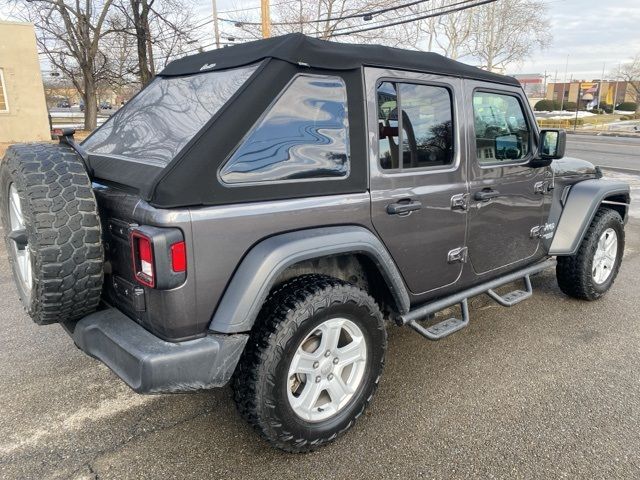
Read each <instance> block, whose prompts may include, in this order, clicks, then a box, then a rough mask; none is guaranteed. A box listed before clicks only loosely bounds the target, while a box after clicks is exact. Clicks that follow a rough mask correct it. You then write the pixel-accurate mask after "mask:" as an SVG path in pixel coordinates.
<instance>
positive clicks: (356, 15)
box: [219, 0, 430, 25]
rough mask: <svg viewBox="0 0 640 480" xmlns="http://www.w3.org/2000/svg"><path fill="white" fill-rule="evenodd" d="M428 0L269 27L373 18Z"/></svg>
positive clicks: (247, 23)
mask: <svg viewBox="0 0 640 480" xmlns="http://www.w3.org/2000/svg"><path fill="white" fill-rule="evenodd" d="M429 1H430V0H416V1H413V2H409V3H405V4H402V5H397V6H395V7H387V8H382V9H380V10H373V11H371V12H364V13H353V14H350V15H344V16H340V17H328V18H320V19H317V20H306V21H303V22H300V21H298V22H271V25H300V24H301V23H305V24H307V23H323V22H334V21H340V20H347V19H350V18H364V17H373V16H374V15H380V14H383V13H387V12H391V11H393V10H400V9H402V8H407V7H412V6H413V5H418V4H420V3H426V2H429ZM219 20H220V21H223V22H229V23H241V24H243V25H261V23H260V22H243V21H242V20H233V19H229V18H219Z"/></svg>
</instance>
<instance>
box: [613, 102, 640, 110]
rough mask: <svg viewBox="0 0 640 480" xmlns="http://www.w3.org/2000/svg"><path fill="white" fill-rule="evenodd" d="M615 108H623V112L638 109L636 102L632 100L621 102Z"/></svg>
mask: <svg viewBox="0 0 640 480" xmlns="http://www.w3.org/2000/svg"><path fill="white" fill-rule="evenodd" d="M616 110H623V111H625V112H635V111H636V110H638V104H637V103H634V102H622V103H621V104H619V105H617V106H616Z"/></svg>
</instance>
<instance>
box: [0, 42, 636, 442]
mask: <svg viewBox="0 0 640 480" xmlns="http://www.w3.org/2000/svg"><path fill="white" fill-rule="evenodd" d="M60 140H61V141H60V143H59V144H55V145H54V144H38V145H33V144H30V145H16V146H13V147H12V148H10V149H9V150H8V152H7V154H6V157H5V159H4V161H3V162H2V165H1V167H0V192H1V208H2V224H3V227H4V231H5V234H6V247H7V250H8V252H9V258H10V261H11V264H12V268H13V274H14V277H15V281H16V285H17V288H18V292H19V295H20V298H21V299H22V303H23V304H24V307H25V309H26V311H27V313H28V314H29V315H30V316H31V318H32V319H33V320H34V321H35V322H36V323H38V324H50V323H61V324H62V326H63V327H64V328H65V329H66V330H67V331H68V332H69V334H70V335H71V337H72V338H73V341H74V342H75V344H76V345H77V346H78V347H79V348H80V349H82V350H83V351H84V352H86V353H87V354H89V355H91V356H92V357H95V358H97V359H99V360H100V361H102V362H104V363H105V364H106V365H107V366H109V368H111V369H112V370H113V372H114V373H115V374H116V375H118V376H119V377H120V378H121V379H122V380H124V381H125V382H126V383H127V384H128V385H129V386H130V387H131V388H132V389H133V390H135V391H136V392H139V393H168V392H188V391H193V390H200V389H208V388H212V387H220V386H223V385H225V384H227V383H228V382H231V385H232V388H233V392H234V398H235V401H236V403H237V406H238V409H239V411H240V413H241V414H242V416H244V417H245V418H246V419H247V420H248V421H249V422H250V423H251V424H252V425H253V426H254V427H255V428H256V430H257V431H258V432H259V433H260V434H261V435H262V436H263V437H264V438H266V439H267V440H268V441H269V442H271V443H272V444H273V445H274V446H276V447H278V448H281V449H284V450H287V451H293V452H300V451H308V450H311V449H313V448H314V447H317V446H319V445H322V444H324V443H327V442H329V441H332V440H334V439H335V438H336V437H337V436H339V435H340V434H342V433H344V432H345V431H346V430H347V429H349V428H350V427H351V426H352V425H353V423H354V421H355V420H356V419H357V418H358V417H359V416H360V415H361V414H362V412H363V411H364V409H365V407H366V406H367V404H368V403H369V402H370V401H371V399H372V397H373V394H374V391H375V389H376V386H377V384H378V381H379V379H380V376H381V373H382V369H383V364H384V355H385V348H386V344H387V336H386V325H385V321H384V320H385V319H390V320H392V321H393V322H395V323H396V324H397V325H400V326H402V325H407V326H409V327H411V328H412V329H414V330H415V331H417V332H418V333H419V334H420V335H423V336H424V337H425V338H427V339H429V340H438V339H441V338H443V337H445V336H447V335H449V334H451V333H453V332H455V331H457V330H459V329H461V328H463V327H465V326H466V325H467V324H468V322H469V309H468V303H467V302H468V299H469V298H471V297H473V296H476V295H480V294H487V295H488V296H489V297H491V298H492V299H493V300H495V301H496V302H498V303H499V304H500V305H504V306H507V307H508V306H512V305H514V304H516V303H518V302H520V301H522V300H524V299H526V298H527V297H529V296H531V293H532V290H531V282H530V276H531V275H532V274H535V273H537V272H540V271H542V270H543V269H546V268H551V267H554V266H555V268H556V272H557V279H558V284H559V286H560V289H561V290H562V291H563V292H565V293H566V294H567V295H570V296H572V297H575V298H580V299H584V300H595V299H597V298H599V297H600V296H601V295H603V294H604V293H605V292H606V291H607V290H608V289H609V288H610V287H611V285H612V284H613V282H614V280H615V278H616V274H617V273H618V269H619V267H620V262H621V259H622V254H623V250H624V224H625V221H626V217H627V210H628V206H629V201H630V199H629V187H628V186H627V185H626V184H624V183H620V182H614V181H608V180H603V179H601V176H602V175H601V173H600V170H599V169H598V168H597V167H594V166H593V165H591V164H589V163H588V162H584V161H581V160H576V159H567V158H565V159H562V157H563V154H564V148H565V134H564V132H563V131H561V130H542V131H541V130H539V129H538V127H537V125H536V121H535V119H534V116H533V114H532V111H531V109H530V107H529V104H528V102H527V99H526V97H525V95H524V93H523V91H522V89H521V88H520V86H519V84H518V82H517V81H516V80H514V79H513V78H509V77H505V76H502V75H497V74H494V73H489V72H486V71H483V70H479V69H476V68H473V67H470V66H467V65H464V64H461V63H458V62H455V61H452V60H449V59H446V58H444V57H441V56H439V55H436V54H433V53H422V52H414V51H406V50H400V49H392V48H387V47H383V46H377V45H347V44H339V43H331V42H325V41H321V40H317V39H313V38H309V37H306V36H303V35H299V34H294V35H287V36H283V37H277V38H272V39H267V40H260V41H256V42H252V43H247V44H243V45H238V46H234V47H230V48H225V49H222V50H217V51H212V52H205V53H201V54H198V55H193V56H189V57H185V58H183V59H180V60H177V61H174V62H173V63H171V64H170V65H169V66H168V67H167V68H166V69H165V70H164V71H163V72H162V73H161V74H160V75H158V78H156V79H155V80H154V81H153V82H152V83H151V84H150V85H149V86H148V87H146V88H145V89H143V90H142V91H141V92H140V93H139V94H138V95H137V96H136V97H135V98H133V99H132V100H131V101H130V102H129V103H128V104H127V105H126V106H124V107H123V108H121V109H120V110H119V111H118V112H117V113H115V114H114V115H113V116H112V117H111V118H110V119H109V120H108V121H107V122H105V124H104V125H102V126H101V127H100V128H98V129H97V130H96V131H95V132H93V134H92V135H91V136H89V137H88V138H87V139H86V140H85V141H84V142H82V144H77V143H76V142H75V141H74V140H73V132H70V131H65V132H62V134H61V138H60ZM516 281H519V282H522V285H523V286H522V287H521V288H518V289H516V290H514V291H512V292H510V293H507V294H504V293H503V294H499V293H498V292H497V291H496V289H497V288H498V287H500V286H503V285H506V284H508V283H512V282H516ZM503 290H504V289H503ZM457 305H459V306H460V315H458V318H448V319H445V320H442V319H441V316H440V315H439V316H436V317H434V315H433V314H435V313H437V312H441V311H443V310H451V311H457V308H455V307H456V306H457ZM451 307H454V308H451Z"/></svg>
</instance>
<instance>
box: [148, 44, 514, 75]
mask: <svg viewBox="0 0 640 480" xmlns="http://www.w3.org/2000/svg"><path fill="white" fill-rule="evenodd" d="M269 58H274V59H278V60H282V61H285V62H288V63H291V64H294V65H301V66H308V67H312V68H321V69H325V70H353V69H357V68H360V67H362V66H370V67H387V68H396V69H403V70H414V71H419V72H425V73H435V74H441V75H451V76H456V77H463V78H472V79H475V80H483V81H488V82H496V83H501V84H506V85H514V86H520V84H519V83H518V81H517V80H516V79H515V78H512V77H507V76H505V75H499V74H497V73H492V72H487V71H485V70H481V69H479V68H476V67H472V66H470V65H466V64H464V63H460V62H456V61H455V60H451V59H449V58H446V57H443V56H442V55H438V54H437V53H432V52H419V51H415V50H404V49H400V48H392V47H385V46H384V45H360V44H351V43H338V42H329V41H326V40H320V39H317V38H313V37H308V36H306V35H303V34H301V33H291V34H289V35H283V36H280V37H273V38H268V39H265V40H256V41H254V42H247V43H242V44H238V45H233V46H231V47H227V48H222V49H218V50H213V51H209V52H204V53H199V54H196V55H190V56H188V57H184V58H181V59H179V60H174V61H173V62H171V63H170V64H169V65H167V67H166V68H165V69H164V70H163V71H162V72H160V76H165V77H170V76H178V75H189V74H193V73H198V72H201V71H202V72H204V71H214V70H224V69H226V68H235V67H240V66H243V65H249V64H252V63H256V62H259V61H261V60H264V59H269Z"/></svg>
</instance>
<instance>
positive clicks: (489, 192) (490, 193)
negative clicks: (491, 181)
mask: <svg viewBox="0 0 640 480" xmlns="http://www.w3.org/2000/svg"><path fill="white" fill-rule="evenodd" d="M499 196H500V192H499V191H497V190H493V189H491V188H485V189H484V190H480V191H479V192H476V193H475V195H474V196H473V198H474V199H475V200H478V201H479V202H488V201H489V200H491V199H492V198H496V197H499Z"/></svg>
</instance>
